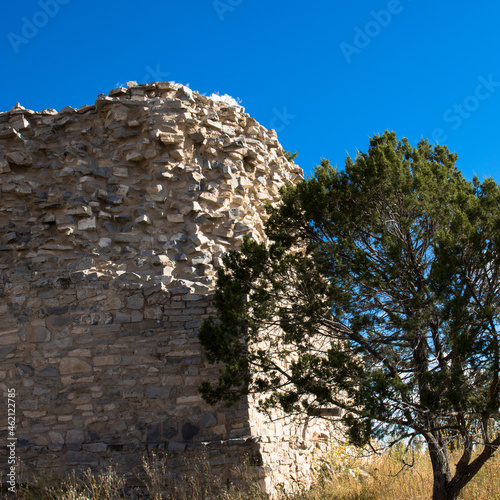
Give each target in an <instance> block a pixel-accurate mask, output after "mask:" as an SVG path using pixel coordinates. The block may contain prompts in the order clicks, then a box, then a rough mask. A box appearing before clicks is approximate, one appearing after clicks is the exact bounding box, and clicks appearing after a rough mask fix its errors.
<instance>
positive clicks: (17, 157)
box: [5, 151, 33, 167]
mask: <svg viewBox="0 0 500 500" xmlns="http://www.w3.org/2000/svg"><path fill="white" fill-rule="evenodd" d="M5 157H6V158H7V160H8V162H9V163H10V164H11V165H17V166H20V167H27V166H30V165H32V164H33V158H32V157H31V154H30V153H29V152H28V151H10V152H8V153H7V154H6V155H5Z"/></svg>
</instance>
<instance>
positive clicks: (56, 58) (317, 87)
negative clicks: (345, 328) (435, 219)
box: [0, 0, 500, 182]
mask: <svg viewBox="0 0 500 500" xmlns="http://www.w3.org/2000/svg"><path fill="white" fill-rule="evenodd" d="M499 22H500V4H498V3H497V2H493V1H490V2H473V3H471V2H465V1H457V0H453V1H452V0H444V1H441V2H434V1H430V0H371V1H369V0H356V1H353V2H337V1H326V0H325V1H314V0H313V1H308V2H305V1H298V0H286V1H285V0H267V1H265V0H215V1H213V0H183V1H182V0H180V1H172V0H149V1H148V2H140V1H131V0H121V1H120V2H108V1H106V0H102V1H97V0H85V1H83V0H23V1H19V2H3V5H2V15H1V18H0V56H1V68H2V74H1V78H0V111H6V110H8V109H10V108H11V107H12V106H13V105H14V104H15V103H16V102H20V103H21V104H22V105H23V106H25V107H27V108H30V109H34V110H41V109H44V108H55V109H58V110H59V109H61V108H63V107H64V106H67V105H71V106H74V107H80V106H82V105H83V104H90V103H93V102H94V100H95V98H96V96H97V95H98V94H100V93H107V92H108V91H109V90H110V89H112V88H114V87H116V86H117V85H118V84H124V83H125V82H126V81H128V80H137V81H138V82H139V83H147V82H152V81H155V80H169V81H172V80H173V81H176V82H178V83H183V84H189V86H190V87H191V88H192V89H193V90H198V91H199V92H201V93H205V94H211V93H212V92H217V91H218V92H220V93H221V94H225V93H227V94H229V95H231V96H233V97H235V98H236V97H238V98H240V99H241V100H242V105H243V106H244V107H245V109H246V111H247V112H248V113H249V114H250V115H252V116H253V117H255V118H256V119H257V120H258V121H259V122H260V123H261V124H263V125H264V126H266V127H269V128H275V129H277V131H278V137H279V139H280V141H281V143H282V144H283V146H284V147H285V148H286V149H288V150H292V151H295V150H298V152H299V156H298V158H297V160H296V161H297V163H298V164H299V165H300V166H301V167H302V168H303V169H304V170H305V172H306V174H310V173H311V172H312V169H313V168H314V166H315V165H317V164H318V163H319V162H320V160H321V158H323V157H324V158H328V159H329V160H330V161H331V162H332V163H333V164H337V165H339V166H342V165H343V163H344V159H345V157H346V151H347V152H348V153H349V154H351V155H355V154H356V150H357V149H359V150H361V151H366V150H367V147H368V140H369V137H371V136H372V135H373V134H374V133H382V132H383V131H384V130H386V129H389V130H395V131H396V132H397V134H398V136H400V137H402V136H406V137H408V138H409V139H410V141H411V142H412V143H416V142H417V141H418V139H420V137H422V136H423V137H429V138H430V139H431V141H432V142H435V141H436V140H437V141H439V142H440V143H443V144H446V145H447V146H448V147H449V148H450V149H451V150H452V151H455V152H457V153H458V155H459V162H458V166H459V168H460V169H461V170H462V171H463V173H464V175H465V176H466V177H467V178H469V179H470V178H471V177H472V175H473V174H474V173H476V174H477V175H478V176H479V178H480V179H483V178H484V177H485V176H492V177H493V178H494V179H495V180H496V181H497V182H500V150H499V148H498V147H497V145H498V143H499V137H498V136H499V132H500V128H499V121H500V27H499Z"/></svg>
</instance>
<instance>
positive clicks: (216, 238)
mask: <svg viewBox="0 0 500 500" xmlns="http://www.w3.org/2000/svg"><path fill="white" fill-rule="evenodd" d="M300 178H301V171H300V169H299V168H298V167H297V166H296V165H294V164H293V163H290V162H289V161H288V160H287V159H286V158H285V156H284V155H283V152H282V149H281V146H280V144H279V143H278V140H277V137H276V134H275V132H274V131H273V130H266V129H265V128H264V127H262V126H261V125H259V124H258V123H257V122H256V121H255V120H254V119H252V118H251V117H249V116H248V114H246V113H244V110H243V108H241V107H239V106H235V105H231V104H228V103H226V102H224V101H220V100H217V101H216V100H213V99H211V98H208V97H205V96H201V95H199V94H198V93H196V92H193V91H191V90H190V89H188V88H186V87H183V86H181V85H176V84H172V83H153V84H148V85H134V84H131V85H129V88H127V89H125V88H119V89H115V90H112V91H111V92H109V95H107V96H105V95H100V96H99V97H98V98H97V100H96V102H95V105H91V106H84V107H82V108H80V109H73V108H70V107H67V108H64V109H62V110H61V111H60V112H56V111H55V110H51V109H47V110H43V111H40V112H33V111H30V110H26V109H24V108H23V107H21V106H20V105H16V106H15V107H14V108H13V109H12V110H10V111H8V112H6V113H0V190H1V202H0V207H1V211H0V272H1V275H0V360H1V366H0V387H1V389H2V393H3V394H4V395H5V394H6V391H7V389H10V388H15V390H16V392H17V396H16V401H17V415H16V417H17V422H16V424H17V428H16V435H17V438H18V442H17V452H18V456H19V458H20V459H21V460H22V461H23V462H24V464H25V466H27V467H33V468H36V469H43V468H48V469H54V470H61V467H62V468H63V469H72V468H76V469H78V468H81V467H87V466H91V467H96V468H97V467H102V466H103V465H105V464H107V463H109V462H110V461H112V462H114V463H115V464H117V465H118V468H119V469H120V470H122V471H128V472H130V471H132V470H133V469H134V468H137V467H139V466H140V464H141V462H142V456H143V455H144V454H148V453H152V452H157V453H158V452H162V453H163V452H165V453H166V456H167V460H168V466H169V467H170V468H171V469H172V470H182V469H183V468H185V466H186V463H185V457H186V456H189V455H190V454H193V453H195V452H197V451H199V450H200V449H204V450H205V452H206V453H207V454H208V457H209V460H210V463H211V465H212V466H213V467H215V468H219V469H220V470H221V471H225V472H226V473H227V471H228V470H229V466H230V465H233V464H237V463H239V462H240V461H241V459H242V456H243V455H248V456H249V457H250V459H252V460H253V461H254V463H257V464H258V465H261V464H262V465H263V469H262V470H263V471H264V472H265V474H266V482H267V484H268V486H270V485H271V484H273V483H274V484H275V483H277V482H287V481H290V480H295V479H297V480H298V479H301V477H303V476H304V475H305V474H307V473H308V466H306V465H305V464H308V463H309V457H310V452H311V451H312V449H313V448H314V447H315V446H316V445H317V443H318V442H319V441H318V439H320V440H321V439H324V438H325V437H327V435H326V434H325V432H326V431H325V429H322V428H320V427H318V426H316V427H314V426H313V427H309V428H308V429H307V432H306V430H305V428H304V427H303V426H302V425H298V424H296V425H294V424H293V422H288V423H287V422H283V421H281V420H278V421H276V422H269V421H268V420H266V419H264V416H262V415H260V414H257V413H256V412H255V409H254V408H253V405H252V403H251V402H249V401H247V402H244V403H241V404H240V405H239V406H237V407H232V408H226V407H223V406H220V407H216V408H214V407H211V406H209V405H207V404H206V403H204V402H203V401H202V399H201V398H200V395H199V393H198V386H199V384H200V383H201V382H202V381H203V380H209V379H211V378H213V377H215V376H216V375H217V373H218V370H217V368H216V367H213V366H210V365H208V364H207V363H206V361H205V359H204V357H203V354H202V350H201V347H200V345H199V343H198V340H197V329H198V327H199V324H200V322H201V321H202V320H203V319H204V318H206V317H208V316H210V315H211V314H214V310H213V308H212V305H211V300H212V296H213V295H212V294H213V286H214V277H215V272H216V270H217V268H218V267H219V266H220V265H221V256H222V255H223V254H224V252H226V251H227V250H228V249H230V248H237V247H238V245H239V244H240V243H241V241H242V239H243V236H244V235H247V234H248V235H252V236H253V237H254V238H256V239H259V240H262V239H263V237H264V234H263V229H262V221H263V220H264V219H265V209H264V204H265V203H266V202H270V203H276V202H277V201H278V199H279V198H278V189H279V186H281V185H282V184H283V183H284V182H295V181H296V180H297V179H300ZM6 413H7V410H6V397H4V398H3V399H2V401H1V402H0V434H1V436H2V437H5V436H6V433H7V416H6ZM2 442H4V439H2ZM6 452H7V450H6V449H5V447H3V448H2V449H1V450H0V454H2V455H3V456H0V463H1V467H2V468H6V460H5V459H4V457H5V455H6Z"/></svg>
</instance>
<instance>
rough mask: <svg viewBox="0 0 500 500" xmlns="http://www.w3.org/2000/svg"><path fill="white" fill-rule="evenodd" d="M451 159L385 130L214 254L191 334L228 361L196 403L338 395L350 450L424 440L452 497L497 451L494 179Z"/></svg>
mask: <svg viewBox="0 0 500 500" xmlns="http://www.w3.org/2000/svg"><path fill="white" fill-rule="evenodd" d="M456 161H457V156H456V154H454V153H450V151H449V150H448V149H447V148H446V147H445V146H440V145H437V146H432V145H431V144H429V143H428V141H422V142H420V143H419V144H418V145H417V146H416V147H412V146H411V145H410V144H409V142H408V140H407V139H403V140H402V141H398V140H397V138H396V135H395V134H394V133H393V132H386V133H384V134H383V135H381V136H375V137H373V138H372V139H371V140H370V146H369V149H368V152H367V153H358V155H357V157H356V158H355V159H354V160H352V159H351V158H350V157H348V158H347V159H346V161H345V168H344V169H343V170H339V169H337V168H333V167H332V166H331V165H330V163H329V162H328V161H326V160H323V161H322V162H321V165H320V166H319V167H317V169H316V170H315V173H314V175H313V176H312V177H311V178H309V179H306V180H304V181H303V182H301V183H299V184H297V185H294V186H286V187H285V188H284V189H283V190H282V202H281V204H280V206H279V207H277V208H274V209H273V208H269V212H270V217H269V219H268V221H267V223H266V234H267V236H268V238H269V242H268V244H258V243H257V242H255V241H252V240H250V239H247V240H245V242H244V244H243V246H242V248H241V250H240V251H237V252H236V251H233V252H230V253H228V254H227V255H226V256H225V258H224V264H225V266H224V268H223V269H221V270H220V272H219V274H218V280H217V288H216V295H215V302H216V306H217V309H218V312H219V316H218V318H217V320H212V319H211V320H209V321H206V322H204V324H203V325H202V328H201V329H200V340H201V342H202V344H203V345H204V347H205V350H206V354H207V356H208V359H209V360H210V361H211V362H214V363H215V362H222V363H224V365H223V366H224V369H223V371H222V373H221V375H220V378H219V380H218V383H216V384H213V385H212V384H209V383H205V384H203V386H202V387H201V389H200V390H201V391H202V394H203V396H204V397H205V399H206V400H207V401H210V402H215V401H219V400H225V401H228V402H233V401H236V400H237V399H238V398H239V397H241V396H242V395H246V394H249V393H258V394H260V395H261V396H260V397H261V404H262V406H263V408H266V407H268V408H269V407H281V408H283V410H285V411H286V412H293V411H299V412H309V413H311V412H312V413H314V410H315V409H316V408H321V407H324V406H331V405H336V406H338V407H339V408H341V409H342V410H343V417H342V421H343V424H344V425H345V428H346V429H347V432H348V435H349V438H350V440H351V442H352V443H354V444H356V445H359V446H363V445H365V444H367V443H368V442H370V440H373V439H377V440H384V439H386V440H387V436H391V439H393V442H396V441H397V440H402V439H406V440H411V439H413V438H415V437H418V436H420V437H423V438H424V439H425V441H426V443H427V448H428V451H429V454H430V459H431V463H432V468H433V474H434V485H433V498H434V499H435V500H437V499H440V500H441V499H455V498H457V496H458V494H459V492H460V490H461V489H462V488H463V487H464V486H465V485H466V484H467V483H468V482H469V481H470V480H471V479H472V478H473V477H474V476H475V475H476V474H477V472H478V471H479V470H480V469H481V467H482V466H483V465H484V463H485V462H486V461H487V460H488V459H489V458H490V457H491V456H492V455H493V453H494V452H495V451H496V450H497V448H498V446H499V445H500V434H499V432H498V426H496V425H494V424H495V422H498V420H499V406H500V397H499V392H500V384H499V339H498V333H497V329H498V318H499V312H500V210H499V201H500V189H499V186H498V185H497V184H496V183H495V182H494V181H493V180H492V179H486V180H484V181H483V182H480V181H479V180H478V179H477V178H474V179H473V180H472V181H468V180H466V179H465V178H464V177H463V176H462V175H461V173H460V172H459V171H458V169H457V167H456ZM495 429H496V430H495ZM451 439H460V441H461V445H462V446H461V450H462V452H461V457H460V459H459V461H458V463H457V464H456V471H455V473H454V474H452V472H451V467H450V455H449V451H448V443H449V440H451Z"/></svg>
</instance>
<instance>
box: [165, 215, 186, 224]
mask: <svg viewBox="0 0 500 500" xmlns="http://www.w3.org/2000/svg"><path fill="white" fill-rule="evenodd" d="M167 220H168V222H174V223H180V222H184V215H183V214H167Z"/></svg>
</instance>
